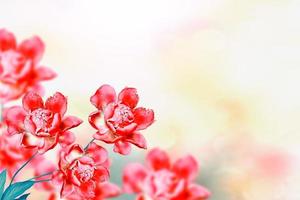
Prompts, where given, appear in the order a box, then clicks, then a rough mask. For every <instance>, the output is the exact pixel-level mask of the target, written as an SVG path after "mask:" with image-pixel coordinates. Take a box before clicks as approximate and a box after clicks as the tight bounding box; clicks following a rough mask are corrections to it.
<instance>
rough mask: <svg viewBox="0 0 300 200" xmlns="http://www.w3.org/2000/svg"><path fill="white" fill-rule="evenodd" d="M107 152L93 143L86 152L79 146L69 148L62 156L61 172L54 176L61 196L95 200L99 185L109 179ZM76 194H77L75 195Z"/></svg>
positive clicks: (60, 161) (60, 162)
mask: <svg viewBox="0 0 300 200" xmlns="http://www.w3.org/2000/svg"><path fill="white" fill-rule="evenodd" d="M107 167H108V155H107V151H106V150H105V149H104V148H103V147H101V146H98V145H97V144H96V143H91V144H90V145H89V146H88V148H87V149H86V150H84V149H82V148H81V147H80V146H79V145H78V144H74V145H72V146H70V147H69V149H68V150H67V151H64V152H62V153H61V155H60V160H59V170H58V171H57V172H55V173H54V175H53V182H54V183H55V184H57V185H60V186H61V188H60V195H61V197H62V198H65V197H66V198H67V197H68V196H69V195H71V196H70V198H71V197H72V196H77V197H78V198H79V199H94V198H95V197H96V192H97V190H96V189H97V184H100V182H104V181H106V180H107V179H108V177H109V171H108V169H107ZM74 193H76V194H74Z"/></svg>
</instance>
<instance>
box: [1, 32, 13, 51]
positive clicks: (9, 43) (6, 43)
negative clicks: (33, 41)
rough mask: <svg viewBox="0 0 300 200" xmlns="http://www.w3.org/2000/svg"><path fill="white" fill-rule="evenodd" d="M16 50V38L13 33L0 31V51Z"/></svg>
mask: <svg viewBox="0 0 300 200" xmlns="http://www.w3.org/2000/svg"><path fill="white" fill-rule="evenodd" d="M15 48H16V38H15V36H14V34H13V33H11V32H8V31H7V30H5V29H0V51H6V50H8V49H15Z"/></svg>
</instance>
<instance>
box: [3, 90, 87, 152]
mask: <svg viewBox="0 0 300 200" xmlns="http://www.w3.org/2000/svg"><path fill="white" fill-rule="evenodd" d="M66 110H67V99H66V97H65V96H64V95H62V94H61V93H59V92H56V93H55V94H54V95H53V96H52V97H49V98H48V99H47V100H46V102H45V104H44V102H43V100H42V98H41V97H40V96H39V95H38V94H36V93H34V92H28V93H27V94H25V95H24V97H23V108H22V107H18V106H14V107H11V108H8V109H7V111H6V112H5V121H6V123H7V126H8V128H7V130H8V133H9V134H11V135H13V134H22V141H21V142H22V145H24V146H25V147H31V148H37V149H38V151H39V152H40V153H44V152H46V151H48V150H50V149H52V148H54V147H55V146H56V144H57V143H58V142H59V141H62V139H61V138H65V140H66V141H65V142H63V141H62V143H63V145H66V144H69V143H70V141H73V138H72V137H73V136H72V134H70V133H69V132H67V131H68V130H69V129H71V128H74V127H76V126H78V125H80V124H81V123H82V120H80V119H79V118H77V117H74V116H64V115H65V112H66Z"/></svg>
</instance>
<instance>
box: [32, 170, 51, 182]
mask: <svg viewBox="0 0 300 200" xmlns="http://www.w3.org/2000/svg"><path fill="white" fill-rule="evenodd" d="M55 171H56V170H54V171H52V172H48V173H45V174H42V175H39V176H35V177H33V178H31V179H29V181H31V180H34V179H37V178H41V177H43V176H48V175H51V174H53V173H54V172H55Z"/></svg>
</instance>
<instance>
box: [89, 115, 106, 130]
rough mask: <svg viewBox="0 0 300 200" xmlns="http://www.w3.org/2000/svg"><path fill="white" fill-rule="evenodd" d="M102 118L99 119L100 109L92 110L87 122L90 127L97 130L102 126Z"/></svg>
mask: <svg viewBox="0 0 300 200" xmlns="http://www.w3.org/2000/svg"><path fill="white" fill-rule="evenodd" d="M102 121H103V120H101V112H100V111H95V112H92V113H91V114H90V115H89V123H90V125H91V126H92V127H94V128H95V129H97V130H99V129H101V127H102V126H103V123H101V122H102Z"/></svg>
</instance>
